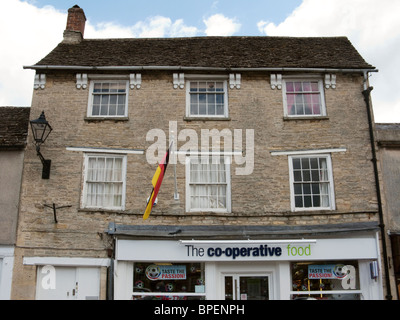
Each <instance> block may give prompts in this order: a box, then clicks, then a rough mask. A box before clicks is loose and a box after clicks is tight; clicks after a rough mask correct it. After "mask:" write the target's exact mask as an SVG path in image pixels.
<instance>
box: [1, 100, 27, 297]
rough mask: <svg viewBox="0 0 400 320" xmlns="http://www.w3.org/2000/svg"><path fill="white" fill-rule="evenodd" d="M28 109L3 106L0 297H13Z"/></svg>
mask: <svg viewBox="0 0 400 320" xmlns="http://www.w3.org/2000/svg"><path fill="white" fill-rule="evenodd" d="M29 111H30V108H25V107H0V221H1V223H0V300H9V299H10V297H11V286H12V285H11V280H12V272H13V265H14V249H15V243H16V238H17V222H18V207H19V195H20V189H21V180H22V167H23V161H24V152H25V147H26V138H27V135H28V121H29Z"/></svg>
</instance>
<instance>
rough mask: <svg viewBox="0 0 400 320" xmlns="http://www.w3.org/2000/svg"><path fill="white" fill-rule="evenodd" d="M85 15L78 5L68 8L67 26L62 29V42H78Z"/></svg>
mask: <svg viewBox="0 0 400 320" xmlns="http://www.w3.org/2000/svg"><path fill="white" fill-rule="evenodd" d="M85 24H86V16H85V13H84V12H83V9H81V8H80V7H79V6H78V5H74V6H73V7H72V8H70V9H68V18H67V27H66V29H65V31H64V42H70V43H74V42H75V43H78V42H81V41H82V40H83V35H84V33H85Z"/></svg>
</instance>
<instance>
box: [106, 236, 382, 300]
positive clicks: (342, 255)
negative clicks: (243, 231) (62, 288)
mask: <svg viewBox="0 0 400 320" xmlns="http://www.w3.org/2000/svg"><path fill="white" fill-rule="evenodd" d="M114 299H130V300H132V299H133V300H141V299H149V300H151V299H156V300H170V299H173V300H179V299H185V300H205V299H206V300H210V299H211V300H292V299H293V300H294V299H318V300H319V299H325V300H327V299H346V300H364V299H365V300H380V299H383V293H382V280H381V273H380V258H379V243H378V238H377V233H376V232H366V233H358V234H357V235H355V236H351V237H348V236H347V237H313V238H311V237H310V238H307V239H306V238H301V239H299V238H297V239H295V238H293V239H273V240H268V239H251V240H235V239H229V240H223V239H218V240H182V239H168V240H163V239H158V240H144V239H131V238H128V237H116V251H115V260H114Z"/></svg>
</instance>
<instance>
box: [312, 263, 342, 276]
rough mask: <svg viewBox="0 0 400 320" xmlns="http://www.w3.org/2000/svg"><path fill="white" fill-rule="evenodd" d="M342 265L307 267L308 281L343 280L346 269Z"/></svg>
mask: <svg viewBox="0 0 400 320" xmlns="http://www.w3.org/2000/svg"><path fill="white" fill-rule="evenodd" d="M343 267H345V266H344V265H343V264H326V265H309V266H308V279H343V278H344V277H346V275H347V269H346V268H345V269H343Z"/></svg>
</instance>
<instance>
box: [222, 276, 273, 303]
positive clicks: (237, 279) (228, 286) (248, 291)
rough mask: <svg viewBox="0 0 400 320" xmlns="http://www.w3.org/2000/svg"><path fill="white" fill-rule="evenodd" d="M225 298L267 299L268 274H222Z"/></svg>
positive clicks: (268, 290) (268, 289) (268, 287)
mask: <svg viewBox="0 0 400 320" xmlns="http://www.w3.org/2000/svg"><path fill="white" fill-rule="evenodd" d="M224 287H225V300H269V299H270V281H269V276H268V275H258V274H257V275H255V274H231V275H224Z"/></svg>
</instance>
